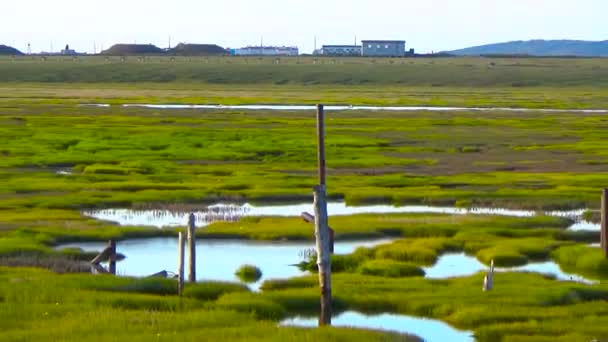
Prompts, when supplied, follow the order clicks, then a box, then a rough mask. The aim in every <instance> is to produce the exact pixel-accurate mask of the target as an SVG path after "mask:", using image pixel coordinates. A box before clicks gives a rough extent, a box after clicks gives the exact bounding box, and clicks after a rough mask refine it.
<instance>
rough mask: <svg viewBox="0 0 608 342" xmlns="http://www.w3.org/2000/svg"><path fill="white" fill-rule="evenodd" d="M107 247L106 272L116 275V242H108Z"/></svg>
mask: <svg viewBox="0 0 608 342" xmlns="http://www.w3.org/2000/svg"><path fill="white" fill-rule="evenodd" d="M108 247H109V248H110V265H109V266H108V270H109V271H110V274H114V275H116V241H114V240H110V241H109V242H108Z"/></svg>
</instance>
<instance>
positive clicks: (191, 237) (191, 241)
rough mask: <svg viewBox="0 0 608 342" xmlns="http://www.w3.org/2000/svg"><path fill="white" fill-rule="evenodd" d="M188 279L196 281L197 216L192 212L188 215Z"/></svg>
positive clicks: (192, 281)
mask: <svg viewBox="0 0 608 342" xmlns="http://www.w3.org/2000/svg"><path fill="white" fill-rule="evenodd" d="M188 259H189V267H190V268H189V269H188V281H189V282H191V283H194V282H196V217H195V216H194V214H190V216H189V217H188Z"/></svg>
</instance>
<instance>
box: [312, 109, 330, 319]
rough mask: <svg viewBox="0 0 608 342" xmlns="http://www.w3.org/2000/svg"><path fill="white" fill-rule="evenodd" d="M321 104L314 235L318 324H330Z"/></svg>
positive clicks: (318, 121) (328, 250) (323, 133)
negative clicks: (319, 310)
mask: <svg viewBox="0 0 608 342" xmlns="http://www.w3.org/2000/svg"><path fill="white" fill-rule="evenodd" d="M324 116H325V115H324V110H323V105H321V104H320V105H318V106H317V138H318V150H317V152H318V163H319V185H318V186H315V187H314V189H313V190H314V207H315V236H316V247H317V266H318V268H319V286H320V288H321V315H320V316H319V326H323V325H331V312H332V310H331V259H330V258H331V253H330V248H329V247H330V246H329V226H328V222H327V221H328V220H327V199H326V184H325V179H326V173H325V117H324Z"/></svg>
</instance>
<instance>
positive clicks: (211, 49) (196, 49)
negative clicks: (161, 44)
mask: <svg viewBox="0 0 608 342" xmlns="http://www.w3.org/2000/svg"><path fill="white" fill-rule="evenodd" d="M169 54H172V55H177V56H201V55H225V54H226V49H224V48H223V47H221V46H218V45H215V44H184V43H181V44H178V45H177V46H176V47H174V48H173V49H171V50H169Z"/></svg>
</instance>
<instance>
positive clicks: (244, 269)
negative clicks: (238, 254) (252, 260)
mask: <svg viewBox="0 0 608 342" xmlns="http://www.w3.org/2000/svg"><path fill="white" fill-rule="evenodd" d="M235 275H236V276H237V277H239V279H241V280H242V281H244V282H246V283H255V282H256V281H258V280H260V278H262V271H261V270H260V269H259V268H258V267H257V266H254V265H242V266H241V267H239V268H238V269H237V270H236V272H235Z"/></svg>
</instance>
